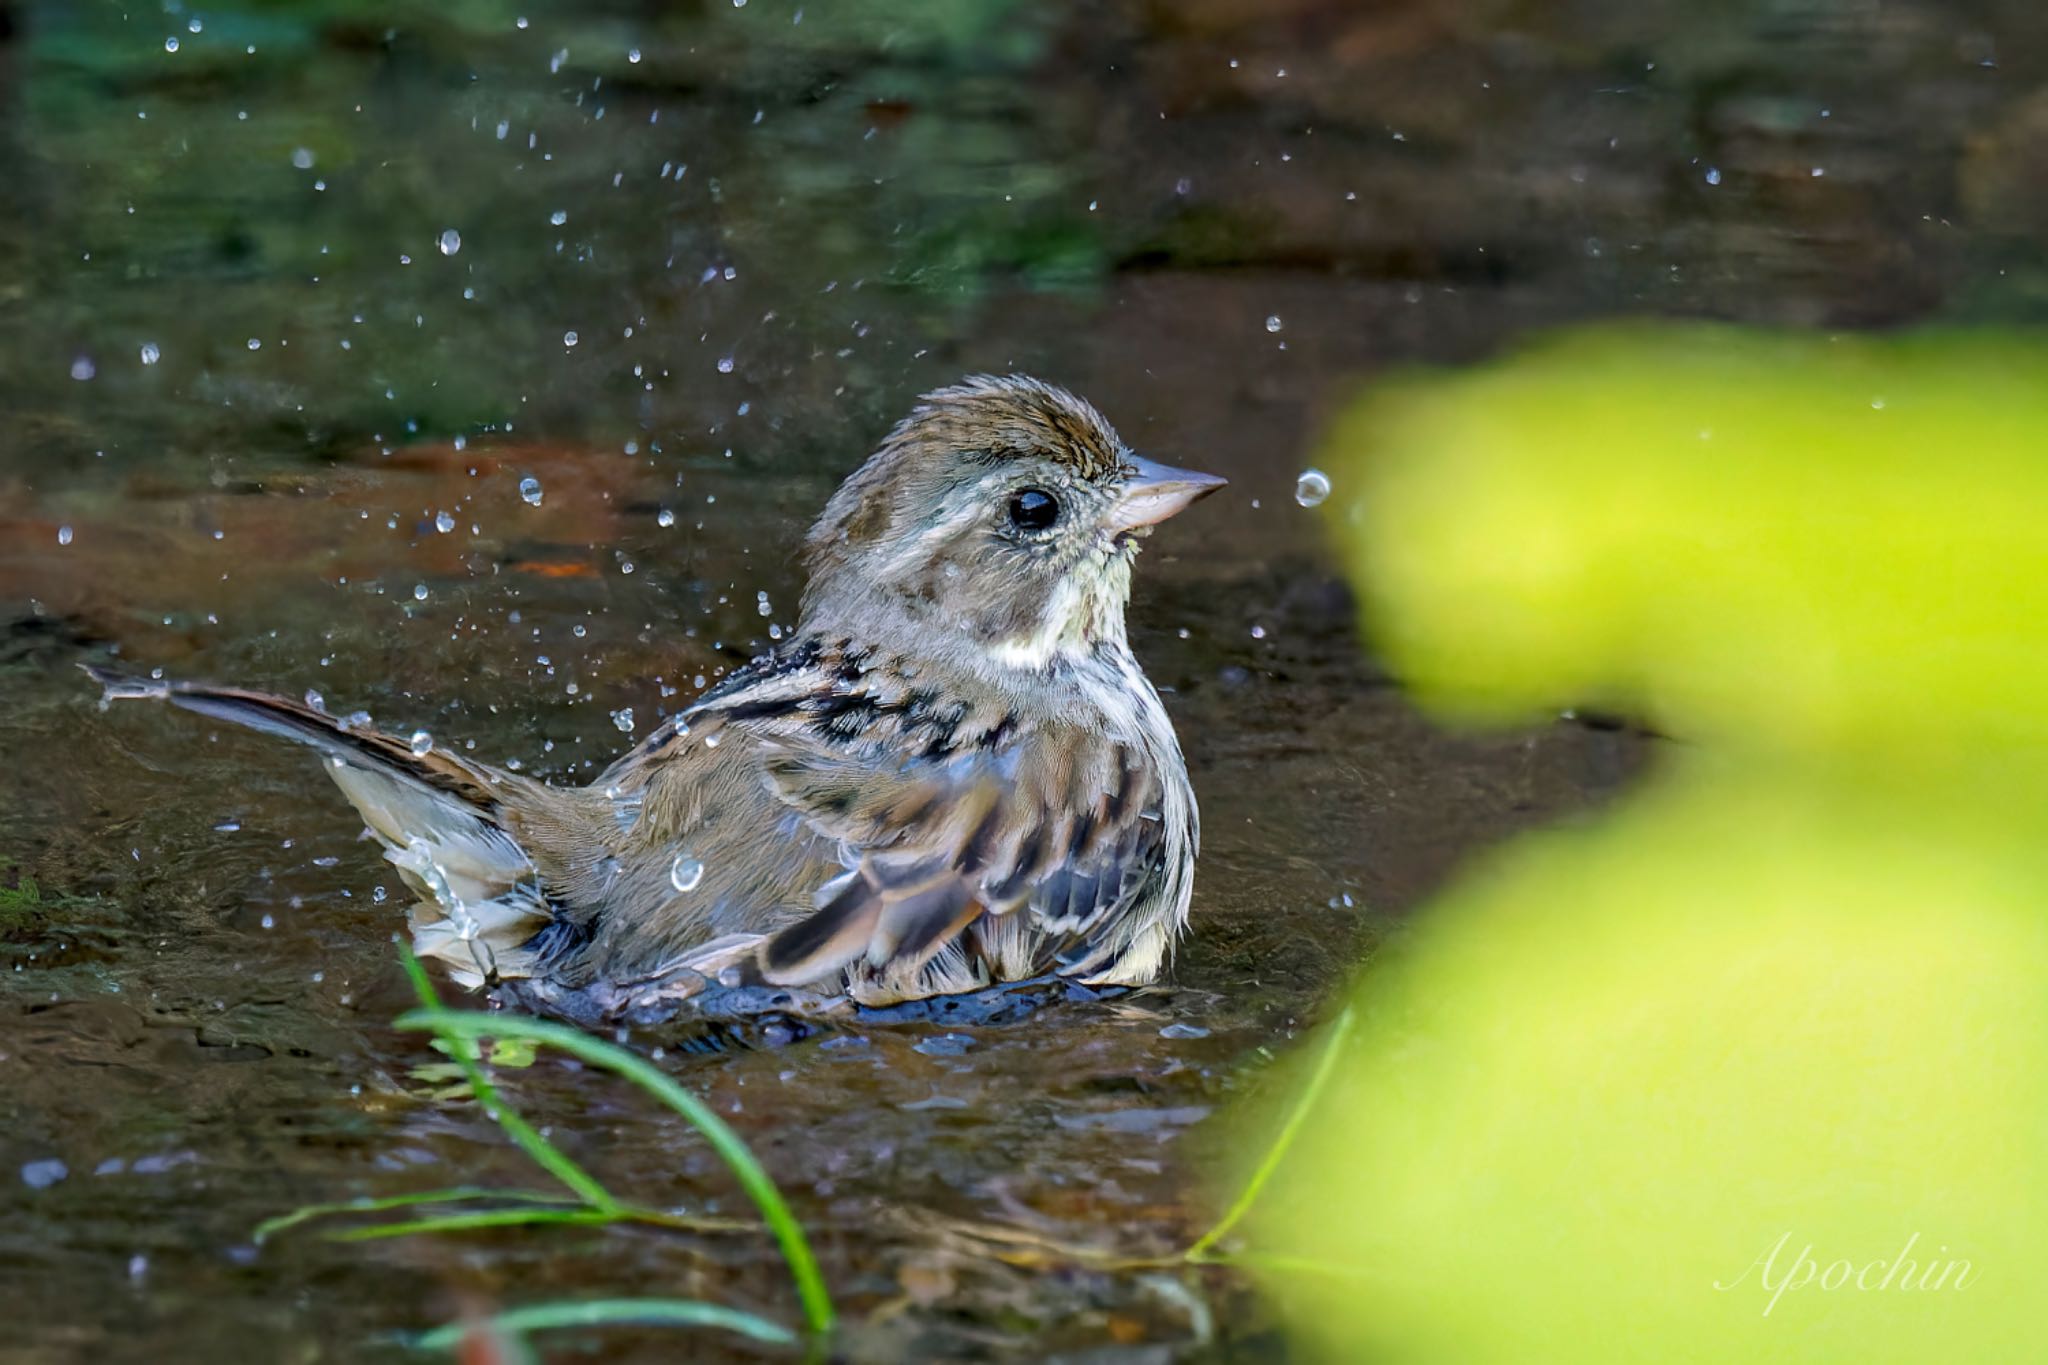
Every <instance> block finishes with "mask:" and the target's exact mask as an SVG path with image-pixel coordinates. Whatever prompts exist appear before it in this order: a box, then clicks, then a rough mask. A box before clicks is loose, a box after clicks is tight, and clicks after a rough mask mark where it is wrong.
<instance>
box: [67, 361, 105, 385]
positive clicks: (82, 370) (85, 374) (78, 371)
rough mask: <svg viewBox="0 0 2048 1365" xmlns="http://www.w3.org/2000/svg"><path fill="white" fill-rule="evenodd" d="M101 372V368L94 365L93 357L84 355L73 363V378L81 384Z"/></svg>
mask: <svg viewBox="0 0 2048 1365" xmlns="http://www.w3.org/2000/svg"><path fill="white" fill-rule="evenodd" d="M99 372H100V369H99V366H97V365H95V364H93V363H92V357H91V356H89V355H82V356H80V357H78V359H76V360H74V361H72V362H71V377H72V378H73V379H76V380H78V381H79V382H80V383H84V382H85V381H86V380H88V379H90V378H92V377H93V376H94V375H96V374H98V373H99Z"/></svg>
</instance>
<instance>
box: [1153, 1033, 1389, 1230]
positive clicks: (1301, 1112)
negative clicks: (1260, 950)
mask: <svg viewBox="0 0 2048 1365" xmlns="http://www.w3.org/2000/svg"><path fill="white" fill-rule="evenodd" d="M1351 1024H1352V1015H1351V1011H1350V1010H1349V1009H1348V1008H1347V1009H1346V1010H1345V1011H1344V1012H1343V1013H1342V1014H1340V1015H1338V1016H1337V1019H1336V1022H1335V1023H1333V1024H1332V1025H1331V1026H1330V1037H1329V1040H1328V1041H1327V1042H1326V1043H1324V1044H1323V1053H1322V1055H1321V1056H1320V1057H1318V1058H1316V1069H1315V1071H1314V1073H1313V1074H1311V1075H1310V1076H1309V1078H1308V1084H1307V1085H1306V1086H1304V1087H1302V1091H1301V1096H1300V1098H1299V1099H1297V1100H1295V1102H1294V1108H1293V1109H1292V1110H1291V1111H1290V1112H1289V1113H1288V1115H1287V1121H1286V1122H1285V1123H1283V1124H1281V1125H1280V1132H1279V1134H1278V1135H1277V1136H1275V1137H1274V1139H1273V1145H1272V1146H1271V1147H1268V1148H1267V1149H1266V1155H1265V1156H1263V1157H1262V1158H1260V1160H1259V1164H1258V1167H1257V1169H1255V1170H1254V1171H1253V1172H1252V1175H1251V1179H1249V1180H1247V1181H1246V1182H1245V1185H1244V1188H1243V1189H1242V1190H1239V1191H1238V1194H1237V1199H1236V1200H1235V1202H1233V1203H1232V1204H1231V1206H1230V1208H1229V1210H1228V1211H1227V1212H1226V1213H1225V1214H1224V1215H1223V1216H1222V1217H1221V1218H1219V1219H1217V1220H1216V1225H1215V1226H1214V1227H1212V1228H1210V1229H1209V1230H1208V1231H1207V1232H1205V1233H1203V1234H1202V1235H1201V1236H1200V1237H1199V1238H1197V1239H1196V1241H1195V1244H1194V1245H1193V1246H1191V1247H1189V1248H1188V1249H1187V1251H1186V1253H1185V1254H1184V1255H1183V1257H1182V1259H1183V1260H1186V1261H1189V1262H1194V1263H1200V1262H1203V1261H1207V1260H1211V1259H1213V1258H1212V1257H1211V1255H1210V1252H1211V1250H1212V1249H1213V1248H1214V1247H1215V1245H1216V1244H1217V1243H1218V1242H1220V1241H1222V1240H1223V1239H1224V1238H1225V1237H1227V1236H1229V1235H1230V1230H1231V1229H1232V1228H1234V1227H1236V1226H1237V1225H1238V1222H1239V1221H1240V1220H1241V1219H1243V1217H1244V1216H1245V1214H1247V1213H1249V1212H1251V1207H1252V1205H1253V1204H1255V1203H1257V1202H1258V1198H1259V1193H1260V1191H1262V1190H1264V1189H1265V1188H1266V1182H1267V1181H1268V1180H1271V1179H1272V1178H1273V1172H1274V1171H1276V1170H1278V1169H1279V1168H1280V1161H1281V1158H1283V1157H1285V1156H1286V1155H1287V1149H1288V1148H1289V1147H1292V1146H1293V1145H1294V1139H1295V1138H1296V1137H1297V1136H1299V1135H1300V1133H1301V1125H1302V1124H1303V1123H1304V1122H1306V1121H1307V1119H1308V1116H1309V1111H1310V1110H1312V1109H1314V1108H1315V1107H1316V1101H1317V1100H1319V1099H1321V1098H1322V1095H1323V1090H1324V1089H1325V1088H1326V1087H1327V1086H1328V1085H1329V1083H1330V1076H1331V1075H1332V1074H1333V1073H1334V1072H1335V1071H1336V1069H1337V1054H1338V1053H1339V1052H1341V1051H1342V1050H1343V1047H1344V1039H1345V1038H1346V1037H1348V1036H1349V1035H1350V1033H1351Z"/></svg>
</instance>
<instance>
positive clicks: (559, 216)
mask: <svg viewBox="0 0 2048 1365" xmlns="http://www.w3.org/2000/svg"><path fill="white" fill-rule="evenodd" d="M548 221H549V222H550V223H553V224H554V225H555V226H556V227H560V226H561V225H562V224H564V223H566V222H568V221H569V210H567V209H556V210H555V211H554V212H553V213H551V214H549V215H548Z"/></svg>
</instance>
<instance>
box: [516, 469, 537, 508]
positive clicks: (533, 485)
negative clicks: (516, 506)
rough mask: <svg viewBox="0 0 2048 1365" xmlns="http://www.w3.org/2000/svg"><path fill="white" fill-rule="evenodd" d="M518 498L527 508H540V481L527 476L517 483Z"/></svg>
mask: <svg viewBox="0 0 2048 1365" xmlns="http://www.w3.org/2000/svg"><path fill="white" fill-rule="evenodd" d="M519 497H520V500H521V501H522V502H524V503H526V504H527V505H528V506H529V507H538V506H540V480H539V479H536V478H533V477H532V476H531V475H529V476H528V477H526V478H523V479H521V480H520V481H519Z"/></svg>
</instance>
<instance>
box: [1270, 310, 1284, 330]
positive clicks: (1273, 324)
mask: <svg viewBox="0 0 2048 1365" xmlns="http://www.w3.org/2000/svg"><path fill="white" fill-rule="evenodd" d="M1284 325H1285V324H1284V323H1282V322H1281V321H1280V315H1279V314H1278V313H1271V314H1268V315H1267V317H1266V330H1267V331H1269V332H1277V331H1279V330H1280V329H1281V327H1283V326H1284Z"/></svg>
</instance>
